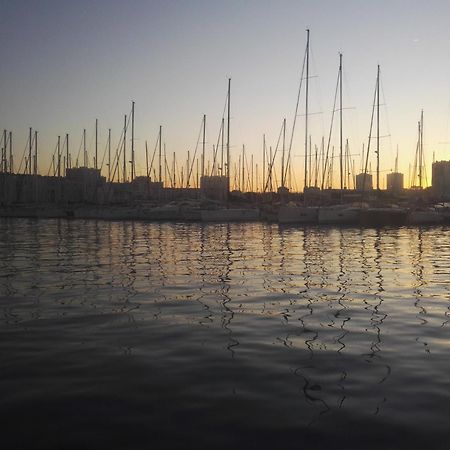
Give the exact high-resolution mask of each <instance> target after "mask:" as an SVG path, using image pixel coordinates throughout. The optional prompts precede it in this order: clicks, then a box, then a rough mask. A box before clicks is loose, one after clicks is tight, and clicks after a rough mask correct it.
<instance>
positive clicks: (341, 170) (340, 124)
mask: <svg viewBox="0 0 450 450" xmlns="http://www.w3.org/2000/svg"><path fill="white" fill-rule="evenodd" d="M339 164H340V175H341V191H342V189H343V182H344V174H343V166H342V53H339Z"/></svg>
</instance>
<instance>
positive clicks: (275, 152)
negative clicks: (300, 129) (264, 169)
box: [264, 119, 284, 192]
mask: <svg viewBox="0 0 450 450" xmlns="http://www.w3.org/2000/svg"><path fill="white" fill-rule="evenodd" d="M283 124H284V119H283ZM283 124H282V125H281V130H280V134H279V135H278V141H277V145H276V147H275V151H274V152H273V156H272V161H270V164H269V173H270V178H272V176H273V175H272V171H273V166H274V163H275V156H276V154H277V151H278V146H279V145H280V140H281V135H282V133H283ZM268 187H269V177H268V178H267V183H266V186H265V187H264V192H266V190H267V188H268Z"/></svg>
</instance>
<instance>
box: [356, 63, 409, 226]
mask: <svg viewBox="0 0 450 450" xmlns="http://www.w3.org/2000/svg"><path fill="white" fill-rule="evenodd" d="M375 106H376V113H377V114H376V117H377V135H376V142H377V149H376V150H375V153H376V155H377V173H376V189H377V191H378V192H379V191H380V66H379V65H378V67H377V80H376V85H375V96H374V102H373V108H372V119H371V123H370V132H369V141H368V144H367V153H366V162H365V168H364V174H363V175H364V177H366V176H367V165H368V161H369V152H370V143H371V139H372V125H373V118H374V112H375ZM362 187H363V194H364V190H365V188H366V180H365V178H363V186H362ZM406 214H407V210H406V209H404V208H399V207H396V206H392V207H390V206H382V207H369V208H362V209H361V217H360V222H361V225H363V226H375V227H378V226H384V225H403V224H404V223H405V220H406Z"/></svg>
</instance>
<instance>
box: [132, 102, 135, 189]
mask: <svg viewBox="0 0 450 450" xmlns="http://www.w3.org/2000/svg"><path fill="white" fill-rule="evenodd" d="M135 176H136V173H135V163H134V102H131V181H133V180H134V177H135Z"/></svg>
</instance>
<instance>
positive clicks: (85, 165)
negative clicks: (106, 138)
mask: <svg viewBox="0 0 450 450" xmlns="http://www.w3.org/2000/svg"><path fill="white" fill-rule="evenodd" d="M83 166H84V167H87V153H86V128H84V129H83Z"/></svg>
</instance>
